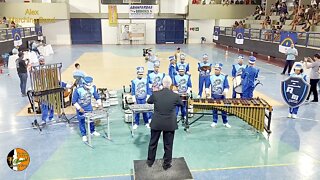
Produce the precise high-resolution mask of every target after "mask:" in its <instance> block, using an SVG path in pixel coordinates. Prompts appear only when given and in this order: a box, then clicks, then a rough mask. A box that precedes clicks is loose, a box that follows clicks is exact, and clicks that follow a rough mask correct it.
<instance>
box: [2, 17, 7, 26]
mask: <svg viewBox="0 0 320 180" xmlns="http://www.w3.org/2000/svg"><path fill="white" fill-rule="evenodd" d="M2 24H5V25H6V26H7V27H8V25H9V24H8V20H7V18H6V17H3V18H2Z"/></svg>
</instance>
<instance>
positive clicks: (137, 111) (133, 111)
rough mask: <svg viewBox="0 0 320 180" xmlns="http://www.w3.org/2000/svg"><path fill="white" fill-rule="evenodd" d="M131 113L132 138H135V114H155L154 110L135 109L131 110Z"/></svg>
mask: <svg viewBox="0 0 320 180" xmlns="http://www.w3.org/2000/svg"><path fill="white" fill-rule="evenodd" d="M131 112H132V121H131V129H130V131H131V137H133V136H134V129H133V126H134V117H135V114H136V113H150V112H153V110H134V109H131Z"/></svg>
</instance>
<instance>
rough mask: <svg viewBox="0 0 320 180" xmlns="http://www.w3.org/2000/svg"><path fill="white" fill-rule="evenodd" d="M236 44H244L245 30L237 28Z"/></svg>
mask: <svg viewBox="0 0 320 180" xmlns="http://www.w3.org/2000/svg"><path fill="white" fill-rule="evenodd" d="M235 39H236V40H235V43H236V44H243V41H244V28H237V29H236V38H235Z"/></svg>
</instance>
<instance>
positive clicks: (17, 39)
mask: <svg viewBox="0 0 320 180" xmlns="http://www.w3.org/2000/svg"><path fill="white" fill-rule="evenodd" d="M11 31H12V39H13V44H14V46H21V45H22V39H21V30H20V29H18V28H14V29H12V30H11Z"/></svg>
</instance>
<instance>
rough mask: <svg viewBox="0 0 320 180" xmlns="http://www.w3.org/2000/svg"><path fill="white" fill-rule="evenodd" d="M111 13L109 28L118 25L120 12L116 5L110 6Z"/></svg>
mask: <svg viewBox="0 0 320 180" xmlns="http://www.w3.org/2000/svg"><path fill="white" fill-rule="evenodd" d="M108 12H109V26H117V25H118V11H117V6H116V5H108Z"/></svg>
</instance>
